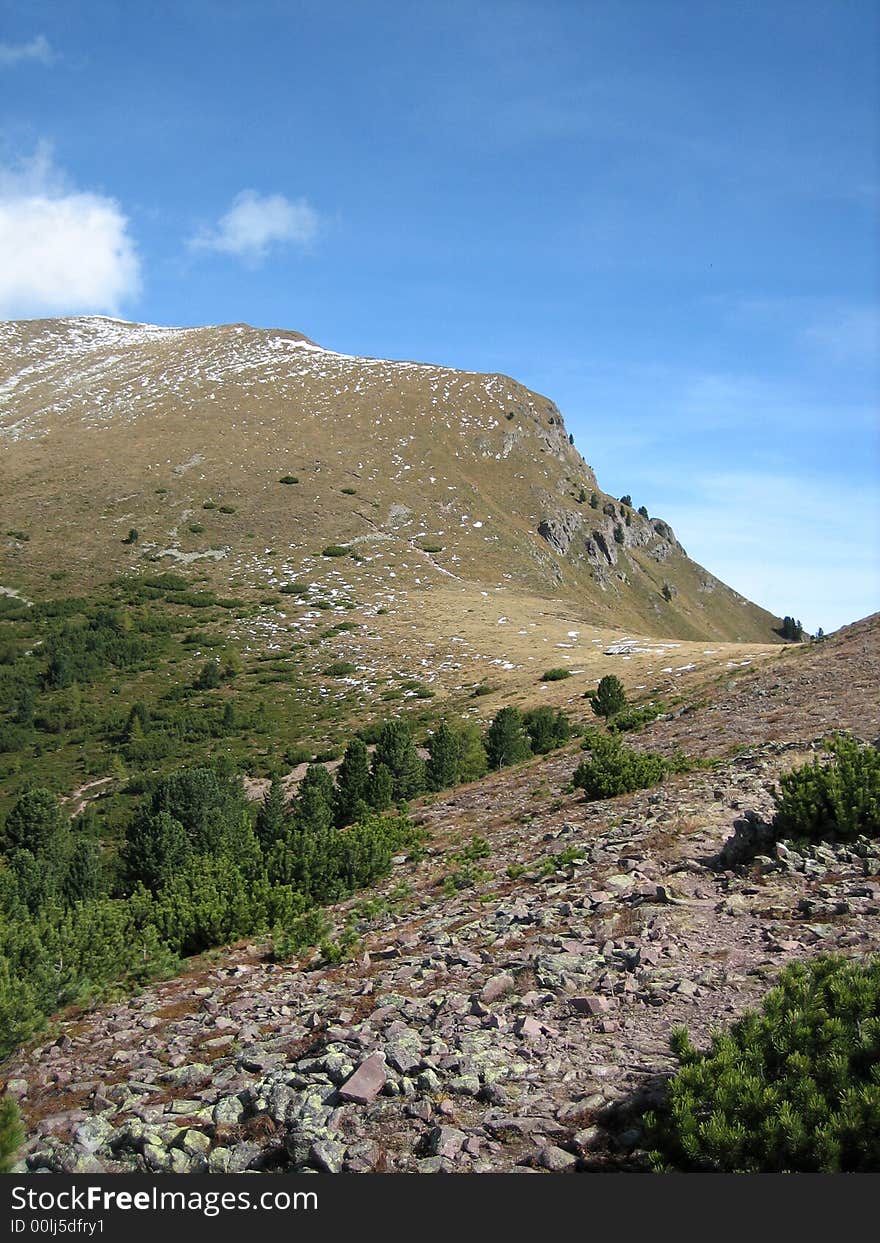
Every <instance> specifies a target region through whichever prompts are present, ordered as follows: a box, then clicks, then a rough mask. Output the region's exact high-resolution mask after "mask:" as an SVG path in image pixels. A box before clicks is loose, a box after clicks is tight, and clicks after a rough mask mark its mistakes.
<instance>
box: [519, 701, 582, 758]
mask: <svg viewBox="0 0 880 1243" xmlns="http://www.w3.org/2000/svg"><path fill="white" fill-rule="evenodd" d="M523 724H524V725H525V727H526V732H527V734H528V735H529V741H530V742H531V744H532V750H533V751H534V753H535V755H546V754H547V752H548V751H553V750H554V749H555V748H556V747H562V746H564V745H565V743H567V742H568V740H569V738H570V737H571V725H570V724H569V720H568V717H567V716H566V715H565V713H564V712H558V711H557V712H554V711H553V709H552V708H549V707H548V708H533V709H532V710H531V711H530V712H527V713H526V714H525V716H524V717H523Z"/></svg>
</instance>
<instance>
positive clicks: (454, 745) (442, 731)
mask: <svg viewBox="0 0 880 1243" xmlns="http://www.w3.org/2000/svg"><path fill="white" fill-rule="evenodd" d="M428 754H429V756H430V758H429V760H428V764H427V768H426V772H425V776H426V779H427V783H428V789H429V790H447V789H448V788H449V787H450V786H454V785H457V784H458V781H459V777H460V771H461V769H460V759H461V741H460V739H459V737H458V735H457V734H455V733H454V732H453V730H451V729H450V728H449V726H448V725H447V724H446V723H445V722H444V723H443V724H442V725H441V726H439V728H438V729H436V730H435V731H434V733H433V734H432V735H431V737H430V738H429V739H428Z"/></svg>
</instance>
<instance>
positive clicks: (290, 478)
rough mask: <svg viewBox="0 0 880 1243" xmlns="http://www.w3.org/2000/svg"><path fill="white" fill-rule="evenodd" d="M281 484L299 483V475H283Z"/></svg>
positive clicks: (280, 480)
mask: <svg viewBox="0 0 880 1243" xmlns="http://www.w3.org/2000/svg"><path fill="white" fill-rule="evenodd" d="M278 482H279V483H299V475H282V476H281V478H280V479H279V480H278Z"/></svg>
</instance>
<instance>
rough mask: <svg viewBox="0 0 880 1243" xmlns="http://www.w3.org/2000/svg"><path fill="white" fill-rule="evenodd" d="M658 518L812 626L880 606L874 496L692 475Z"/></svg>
mask: <svg viewBox="0 0 880 1243" xmlns="http://www.w3.org/2000/svg"><path fill="white" fill-rule="evenodd" d="M662 513H663V516H664V517H665V518H667V519H668V521H670V522H671V523H672V525H673V526H674V527H675V529H676V533H677V534H678V535H679V537H680V538H682V539H683V541H684V542H685V545H686V547H687V550H688V552H689V554H690V555H691V556H692V557H694V558H695V559H696V560H697V561H701V562H702V563H703V564H706V565H708V568H709V569H711V570H712V572H713V573H714V574H717V576H718V577H719V578H721V579H722V580H724V581H725V582H727V583H729V584H730V585H731V586H732V587H734V588H736V590H737V591H740V592H742V594H743V595H745V596H748V597H749V598H750V599H752V600H755V601H757V602H758V603H759V604H763V605H764V607H765V608H768V609H770V610H771V612H774V613H777V614H779V615H780V616H782V615H784V614H785V613H790V614H792V615H797V616H799V617H801V619H802V620H803V622H804V624H805V625H806V626H807V628H808V629H810V630H812V631H815V630H816V629H817V628H818V627H819V626H823V627H824V628H825V630H832V629H836V627H838V626H840V625H843V624H844V623H846V622H851V621H855V620H856V619H857V618H859V617H864V616H866V615H867V614H868V613H871V612H875V611H876V610H877V609H880V495H878V493H877V490H876V489H873V488H870V487H865V486H854V485H853V484H852V483H850V482H849V481H846V480H834V479H828V478H818V477H809V476H807V475H803V474H784V473H779V472H774V473H770V472H761V471H730V472H719V473H713V474H705V475H702V476H696V477H692V478H691V480H690V482H689V486H688V491H687V495H683V494H680V495H679V496H678V497H677V498H675V499H673V498H670V499H669V500H668V501H664V502H663V505H662Z"/></svg>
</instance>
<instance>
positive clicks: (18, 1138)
mask: <svg viewBox="0 0 880 1243" xmlns="http://www.w3.org/2000/svg"><path fill="white" fill-rule="evenodd" d="M23 1143H24V1129H23V1127H22V1125H21V1118H20V1117H19V1113H18V1106H17V1105H16V1103H15V1101H14V1100H13V1099H12V1097H10V1096H4V1097H3V1099H2V1100H0V1174H8V1173H9V1171H10V1170H11V1168H12V1166H13V1164H14V1162H15V1156H16V1153H17V1152H18V1149H19V1148H20V1147H21V1145H22V1144H23Z"/></svg>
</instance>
